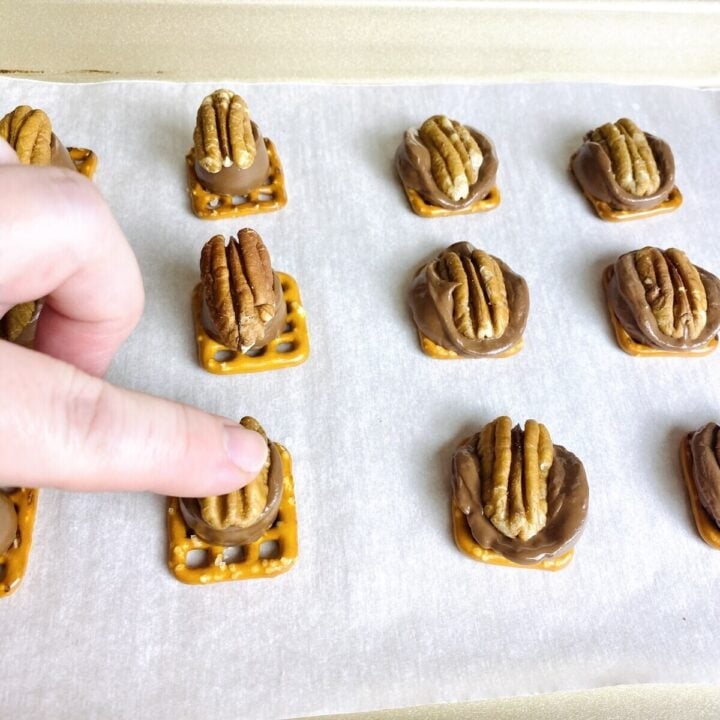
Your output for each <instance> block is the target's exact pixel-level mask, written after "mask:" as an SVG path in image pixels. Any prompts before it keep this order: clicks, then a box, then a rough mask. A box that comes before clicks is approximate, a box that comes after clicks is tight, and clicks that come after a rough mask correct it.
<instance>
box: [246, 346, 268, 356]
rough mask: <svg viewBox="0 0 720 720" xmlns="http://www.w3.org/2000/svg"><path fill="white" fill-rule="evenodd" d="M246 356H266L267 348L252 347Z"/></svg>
mask: <svg viewBox="0 0 720 720" xmlns="http://www.w3.org/2000/svg"><path fill="white" fill-rule="evenodd" d="M245 354H246V355H247V356H248V357H261V356H262V355H264V354H265V348H264V347H261V348H257V347H252V348H250V349H249V350H248V351H247V352H246V353H245Z"/></svg>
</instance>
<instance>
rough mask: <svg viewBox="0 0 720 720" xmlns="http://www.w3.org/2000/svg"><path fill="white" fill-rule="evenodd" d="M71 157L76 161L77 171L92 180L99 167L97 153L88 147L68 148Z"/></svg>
mask: <svg viewBox="0 0 720 720" xmlns="http://www.w3.org/2000/svg"><path fill="white" fill-rule="evenodd" d="M67 150H68V153H69V154H70V159H71V160H72V161H73V162H74V163H75V167H76V168H77V171H78V172H79V173H81V174H83V175H84V176H85V177H86V178H88V179H89V180H92V178H93V175H95V170H96V169H97V163H98V159H97V155H96V154H95V153H94V152H93V151H92V150H87V149H86V148H76V147H71V148H68V149H67Z"/></svg>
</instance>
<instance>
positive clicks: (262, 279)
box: [200, 228, 278, 352]
mask: <svg viewBox="0 0 720 720" xmlns="http://www.w3.org/2000/svg"><path fill="white" fill-rule="evenodd" d="M200 270H201V273H202V283H203V290H204V296H205V303H206V306H207V309H208V312H209V314H210V318H211V320H212V323H213V325H214V327H215V330H216V332H217V335H218V337H219V339H220V341H221V342H222V343H223V344H224V345H226V346H227V347H229V348H233V349H235V350H241V351H242V352H244V351H246V350H247V349H249V348H251V347H253V346H254V345H255V344H256V343H257V342H259V341H260V340H261V339H262V338H263V336H264V334H265V329H266V324H267V323H269V322H270V321H271V320H272V319H273V318H274V316H275V313H276V306H277V301H278V297H277V295H276V292H277V285H276V283H275V278H274V275H273V271H272V266H271V263H270V254H269V253H268V251H267V248H266V247H265V244H264V243H263V241H262V238H261V237H260V236H259V235H258V234H257V233H256V232H255V231H254V230H250V229H249V228H245V229H244V230H240V232H239V233H238V237H237V240H236V239H234V238H230V242H229V243H228V245H227V246H226V245H225V238H224V237H223V236H222V235H216V236H215V237H213V238H212V239H210V240H209V241H208V242H207V243H205V246H204V247H203V249H202V255H201V258H200Z"/></svg>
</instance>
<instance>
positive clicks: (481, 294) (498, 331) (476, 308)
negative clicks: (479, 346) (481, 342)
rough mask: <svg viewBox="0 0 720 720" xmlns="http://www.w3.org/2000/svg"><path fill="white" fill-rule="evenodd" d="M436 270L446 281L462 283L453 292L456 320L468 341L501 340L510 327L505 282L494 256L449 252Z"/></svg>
mask: <svg viewBox="0 0 720 720" xmlns="http://www.w3.org/2000/svg"><path fill="white" fill-rule="evenodd" d="M436 270H437V273H438V275H439V276H440V277H441V278H442V279H443V280H448V281H450V282H456V283H458V285H457V287H456V288H455V290H454V291H453V298H454V301H455V302H454V307H453V320H454V321H455V325H456V327H457V329H458V330H459V331H460V332H461V333H462V334H463V335H464V336H465V337H468V338H473V339H483V338H497V337H500V336H501V335H502V334H503V333H504V332H505V329H506V328H507V326H508V322H509V320H510V309H509V306H508V297H507V290H506V288H505V279H504V278H503V273H502V270H501V268H500V266H499V265H498V263H497V260H495V258H494V257H492V255H488V254H487V253H486V252H484V251H483V250H475V249H473V251H472V254H470V255H460V254H458V253H456V252H453V251H452V250H448V251H446V252H445V253H443V255H442V256H441V257H440V258H439V259H438V262H437V265H436Z"/></svg>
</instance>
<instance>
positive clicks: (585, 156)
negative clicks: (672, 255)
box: [570, 118, 682, 221]
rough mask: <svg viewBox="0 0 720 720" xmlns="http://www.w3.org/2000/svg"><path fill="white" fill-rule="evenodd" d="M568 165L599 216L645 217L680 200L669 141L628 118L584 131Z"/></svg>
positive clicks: (623, 218)
mask: <svg viewBox="0 0 720 720" xmlns="http://www.w3.org/2000/svg"><path fill="white" fill-rule="evenodd" d="M570 169H571V170H572V173H573V175H574V176H575V179H576V180H577V182H578V184H579V185H580V188H581V190H582V191H583V194H584V195H585V197H587V199H588V200H589V201H590V203H591V204H592V206H593V207H594V208H595V211H596V212H597V214H598V215H599V216H600V217H601V218H602V219H603V220H614V221H618V220H633V219H635V218H644V217H649V216H651V215H658V214H660V213H666V212H670V211H672V210H676V209H677V208H679V207H680V205H681V204H682V195H681V194H680V190H678V188H677V187H676V186H675V160H674V158H673V154H672V150H671V149H670V146H669V145H668V144H667V143H666V142H664V141H663V140H660V138H657V137H655V136H654V135H650V133H645V132H643V131H642V130H640V128H639V127H638V126H637V125H635V123H634V122H633V121H632V120H628V119H627V118H622V119H620V120H618V121H617V122H616V123H606V124H605V125H602V126H601V127H599V128H596V129H595V130H591V131H590V132H588V133H587V134H586V135H585V137H584V138H583V144H582V146H581V147H580V149H579V150H578V151H577V152H576V153H575V154H574V155H573V156H572V158H571V159H570Z"/></svg>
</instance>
